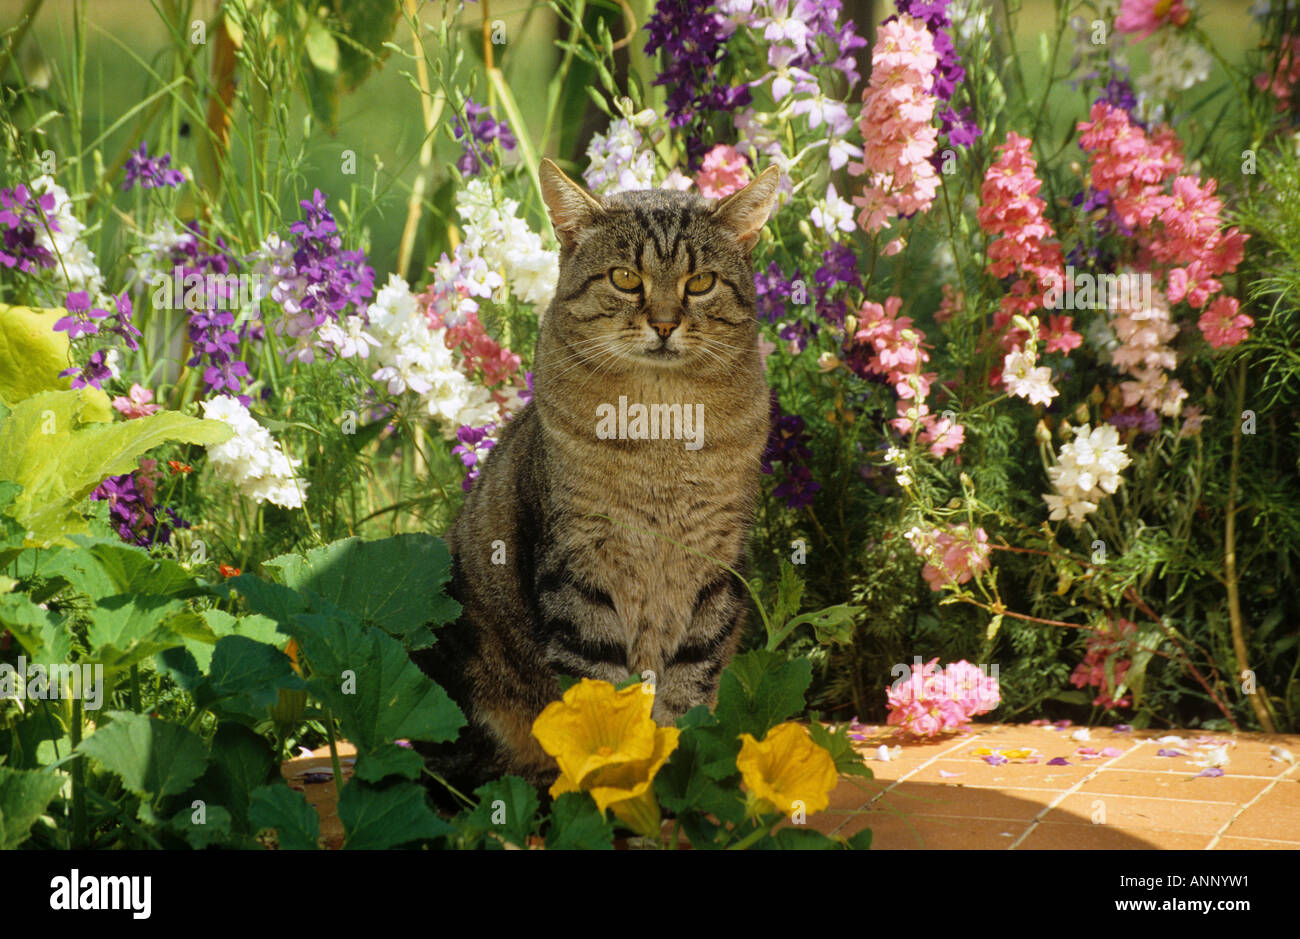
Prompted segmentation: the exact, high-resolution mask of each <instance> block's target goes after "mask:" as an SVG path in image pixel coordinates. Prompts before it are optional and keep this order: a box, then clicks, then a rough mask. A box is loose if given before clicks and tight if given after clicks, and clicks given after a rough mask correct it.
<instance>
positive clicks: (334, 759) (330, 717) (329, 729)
mask: <svg viewBox="0 0 1300 939" xmlns="http://www.w3.org/2000/svg"><path fill="white" fill-rule="evenodd" d="M325 732H326V733H327V734H329V738H330V766H332V767H333V768H334V794H335V795H336V796H338V797H339V798H340V799H342V798H343V767H342V766H341V765H340V764H339V747H338V741H337V740H336V739H335V736H334V712H333V711H332V710H330V709H329V708H326V709H325Z"/></svg>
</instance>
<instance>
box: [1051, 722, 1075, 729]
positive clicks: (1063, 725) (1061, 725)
mask: <svg viewBox="0 0 1300 939" xmlns="http://www.w3.org/2000/svg"><path fill="white" fill-rule="evenodd" d="M1073 723H1074V721H1070V720H1065V721H1057V722H1056V724H1055V725H1053V726H1055V727H1057V728H1059V729H1060V730H1065V728H1067V727H1069V726H1070V725H1071V724H1073Z"/></svg>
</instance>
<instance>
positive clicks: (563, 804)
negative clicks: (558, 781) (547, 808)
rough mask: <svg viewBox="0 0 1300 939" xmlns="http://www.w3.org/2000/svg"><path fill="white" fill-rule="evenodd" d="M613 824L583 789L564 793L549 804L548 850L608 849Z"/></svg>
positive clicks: (609, 848)
mask: <svg viewBox="0 0 1300 939" xmlns="http://www.w3.org/2000/svg"><path fill="white" fill-rule="evenodd" d="M613 848H614V826H613V824H611V823H610V821H609V820H608V819H607V818H605V815H604V813H603V812H601V811H600V810H599V809H598V808H596V803H595V802H593V801H592V798H591V796H589V795H587V793H585V792H566V793H565V794H564V795H562V796H560V797H559V798H558V799H556V800H555V803H554V804H553V805H552V806H551V824H550V827H549V828H547V830H546V850H548V851H575V850H577V851H610V850H613Z"/></svg>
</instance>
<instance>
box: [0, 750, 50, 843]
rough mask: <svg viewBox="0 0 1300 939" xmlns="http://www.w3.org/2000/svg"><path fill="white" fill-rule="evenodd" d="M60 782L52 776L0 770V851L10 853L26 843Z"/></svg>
mask: <svg viewBox="0 0 1300 939" xmlns="http://www.w3.org/2000/svg"><path fill="white" fill-rule="evenodd" d="M63 781H64V779H63V777H62V776H59V775H56V774H54V773H38V772H33V771H30V770H22V769H9V767H7V766H0V849H2V850H5V851H12V850H14V849H15V848H17V847H18V846H19V845H21V844H22V843H23V842H24V841H26V840H27V833H28V832H29V831H31V829H32V825H34V824H36V820H37V819H38V818H40V817H41V816H42V815H44V814H45V808H46V806H48V805H49V804H50V801H51V800H52V799H53V798H54V797H55V796H56V795H58V792H59V790H60V789H62V788H63Z"/></svg>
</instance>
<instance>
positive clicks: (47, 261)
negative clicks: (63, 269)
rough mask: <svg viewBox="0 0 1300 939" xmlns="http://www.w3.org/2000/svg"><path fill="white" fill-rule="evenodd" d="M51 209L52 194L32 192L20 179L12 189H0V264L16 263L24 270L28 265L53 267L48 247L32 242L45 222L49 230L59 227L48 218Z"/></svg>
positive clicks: (9, 265)
mask: <svg viewBox="0 0 1300 939" xmlns="http://www.w3.org/2000/svg"><path fill="white" fill-rule="evenodd" d="M53 211H54V194H53V193H49V192H47V193H45V194H44V195H41V196H35V195H33V194H32V193H31V192H30V191H29V190H28V188H27V187H26V186H24V185H22V184H21V183H20V184H19V185H18V186H16V187H14V188H13V189H0V227H3V228H4V242H3V244H0V264H3V265H4V266H5V267H16V268H18V270H20V271H22V272H23V273H24V274H26V273H28V272H29V271H31V269H32V266H33V265H35V266H36V267H54V265H55V260H54V255H53V254H52V253H51V252H50V249H49V248H46V247H44V246H43V245H38V244H37V243H36V239H37V236H38V235H39V234H40V233H42V232H44V231H45V227H46V226H47V225H48V226H49V228H50V230H51V231H60V230H61V229H60V228H59V223H58V222H57V221H55V220H54V219H53V218H50V213H51V212H53Z"/></svg>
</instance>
